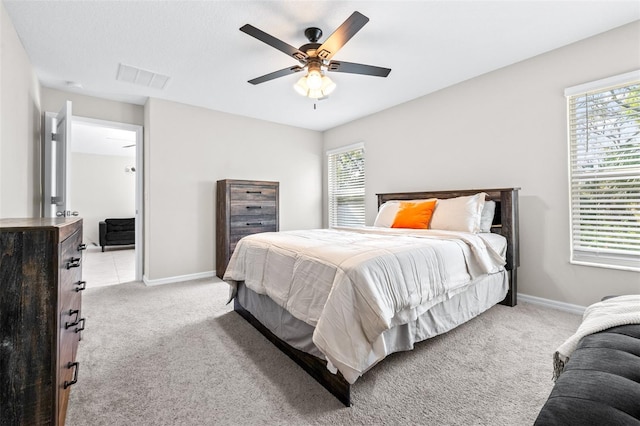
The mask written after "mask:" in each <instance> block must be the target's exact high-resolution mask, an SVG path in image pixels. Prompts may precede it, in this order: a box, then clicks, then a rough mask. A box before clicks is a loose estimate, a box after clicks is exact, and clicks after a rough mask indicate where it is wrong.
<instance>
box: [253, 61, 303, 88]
mask: <svg viewBox="0 0 640 426" xmlns="http://www.w3.org/2000/svg"><path fill="white" fill-rule="evenodd" d="M303 69H304V68H302V67H299V66H298V65H296V66H293V67H288V68H283V69H281V70H279V71H274V72H272V73H269V74H265V75H263V76H261V77H256V78H254V79H253V80H249V83H251V84H260V83H264V82H265V81H269V80H273V79H275V78H278V77H284V76H285V75H289V74H293V73H296V72H298V71H302V70H303Z"/></svg>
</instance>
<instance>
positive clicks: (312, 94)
mask: <svg viewBox="0 0 640 426" xmlns="http://www.w3.org/2000/svg"><path fill="white" fill-rule="evenodd" d="M318 83H319V84H318ZM293 88H294V89H295V91H296V92H297V93H298V94H299V95H302V96H306V97H309V98H312V99H320V98H324V97H327V96H329V95H330V94H331V93H332V92H333V91H334V90H335V88H336V84H335V83H334V82H333V80H331V79H330V78H329V77H327V76H326V75H322V73H320V72H319V71H317V70H312V71H310V72H309V74H307V75H305V76H304V77H302V78H301V79H300V80H298V82H297V83H296V84H294V85H293Z"/></svg>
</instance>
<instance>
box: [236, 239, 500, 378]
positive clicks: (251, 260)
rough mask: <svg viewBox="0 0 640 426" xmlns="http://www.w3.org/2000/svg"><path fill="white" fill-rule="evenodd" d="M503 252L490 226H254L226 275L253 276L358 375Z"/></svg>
mask: <svg viewBox="0 0 640 426" xmlns="http://www.w3.org/2000/svg"><path fill="white" fill-rule="evenodd" d="M504 263H505V262H504V258H503V256H501V255H500V254H498V253H496V251H495V250H494V249H492V247H491V246H490V245H489V244H487V241H486V238H483V235H482V234H468V233H461V232H450V231H434V230H407V229H387V228H372V227H364V228H340V229H335V228H334V229H318V230H305V231H287V232H274V233H262V234H255V235H250V236H248V237H245V238H243V239H242V240H240V242H239V243H238V245H237V246H236V249H235V251H234V253H233V256H232V257H231V260H230V262H229V265H228V266H227V270H226V272H225V274H224V280H225V281H227V282H229V284H230V285H231V286H232V287H234V286H235V282H237V281H244V282H245V285H246V286H247V287H248V288H250V289H251V290H253V291H255V292H257V293H260V294H266V295H268V296H269V297H270V298H271V299H273V300H274V301H275V302H276V303H277V304H278V305H280V306H282V307H283V308H285V309H286V310H287V311H289V312H290V313H291V314H292V315H293V316H295V317H296V318H298V319H300V320H302V321H304V322H306V323H308V324H310V325H312V326H314V327H315V331H314V335H313V342H314V344H315V345H316V346H317V347H318V349H319V350H320V351H321V352H322V353H324V355H325V357H326V358H327V361H328V366H329V368H330V369H333V366H335V367H337V369H338V370H340V371H341V373H342V374H343V376H344V377H345V379H346V380H347V381H349V382H350V383H353V382H355V380H356V379H357V378H358V377H359V376H360V375H362V374H363V373H364V372H365V371H366V370H368V369H369V368H371V367H372V366H373V365H375V364H376V363H377V362H378V361H380V360H381V359H382V358H383V357H384V356H385V355H386V353H387V351H386V350H385V348H384V347H380V345H384V340H383V339H381V338H380V337H381V335H382V333H383V332H384V331H385V330H387V329H389V328H391V327H393V326H395V325H399V324H406V323H408V322H409V321H414V320H415V319H416V318H417V317H418V316H420V315H422V314H423V313H424V312H426V311H427V310H428V309H429V308H430V307H432V306H433V305H435V304H437V303H439V302H441V301H442V300H445V299H447V298H450V297H451V296H453V295H455V294H457V293H459V292H461V291H463V290H465V289H466V288H467V287H468V286H469V285H470V284H471V282H472V281H473V280H474V279H475V278H477V277H479V276H481V275H483V274H487V273H494V272H498V271H500V270H502V269H503V265H504Z"/></svg>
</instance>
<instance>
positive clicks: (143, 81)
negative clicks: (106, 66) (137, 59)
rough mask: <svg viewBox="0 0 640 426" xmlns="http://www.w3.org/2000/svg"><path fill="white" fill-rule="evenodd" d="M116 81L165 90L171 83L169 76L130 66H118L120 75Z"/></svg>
mask: <svg viewBox="0 0 640 426" xmlns="http://www.w3.org/2000/svg"><path fill="white" fill-rule="evenodd" d="M116 80H119V81H126V82H127V83H133V84H137V85H139V86H145V87H151V88H154V89H164V87H165V86H166V85H167V82H168V81H169V76H166V75H162V74H158V73H156V72H153V71H147V70H143V69H141V68H136V67H132V66H130V65H124V64H120V65H118V75H117V77H116Z"/></svg>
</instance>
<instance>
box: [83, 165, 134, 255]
mask: <svg viewBox="0 0 640 426" xmlns="http://www.w3.org/2000/svg"><path fill="white" fill-rule="evenodd" d="M71 163H72V166H71V194H72V198H71V209H72V210H76V211H79V212H80V213H81V216H82V220H83V231H84V235H83V240H84V242H85V244H96V245H99V238H98V223H99V222H100V221H102V220H105V219H107V218H123V217H134V216H135V213H136V203H135V201H136V185H135V184H136V181H135V179H136V175H135V173H134V172H125V168H126V167H131V166H135V157H124V156H116V155H96V154H87V153H81V152H74V153H72V154H71Z"/></svg>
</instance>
